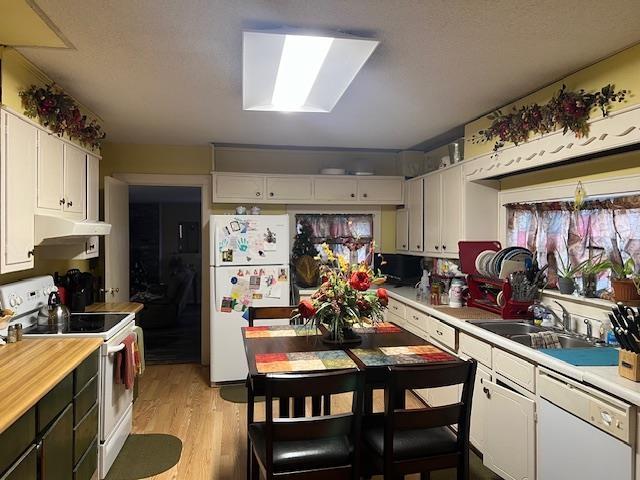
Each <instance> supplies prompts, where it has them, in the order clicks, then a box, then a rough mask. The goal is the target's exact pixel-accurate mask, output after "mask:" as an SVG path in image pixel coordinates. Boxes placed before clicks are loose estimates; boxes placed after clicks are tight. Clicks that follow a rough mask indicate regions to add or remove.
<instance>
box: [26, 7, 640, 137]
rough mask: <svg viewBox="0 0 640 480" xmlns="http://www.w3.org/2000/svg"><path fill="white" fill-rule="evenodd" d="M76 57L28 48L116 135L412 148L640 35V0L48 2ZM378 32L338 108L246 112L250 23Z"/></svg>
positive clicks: (32, 56) (70, 53) (51, 15)
mask: <svg viewBox="0 0 640 480" xmlns="http://www.w3.org/2000/svg"><path fill="white" fill-rule="evenodd" d="M37 3H38V5H39V6H40V7H41V9H42V10H43V11H44V12H45V13H46V14H47V15H48V16H49V18H50V19H51V20H52V21H53V22H54V24H55V25H56V26H57V27H58V28H59V29H60V31H61V32H62V33H63V34H64V35H65V37H66V38H68V39H69V41H70V42H71V43H72V44H73V45H74V46H75V47H76V49H73V50H64V51H63V50H51V49H33V48H23V49H21V51H22V52H23V53H24V54H25V55H26V56H27V57H29V58H30V59H31V60H32V61H34V62H35V63H36V64H37V65H39V66H40V67H42V68H43V69H44V70H45V71H46V72H47V73H49V74H50V75H51V76H52V77H53V78H54V79H56V80H57V81H58V83H60V84H61V85H62V86H63V87H65V88H66V89H67V90H68V91H69V92H71V93H72V94H73V95H74V96H76V97H77V98H78V99H79V100H80V101H81V102H83V103H85V104H86V105H88V106H89V107H90V108H92V109H93V110H95V111H96V112H97V113H98V114H100V115H101V116H102V118H103V119H104V123H105V128H106V130H107V132H108V134H109V140H111V141H117V142H135V143H164V144H204V143H206V142H224V143H244V144H265V145H300V146H330V147H354V148H397V149H404V148H408V147H411V146H412V145H415V144H418V143H420V142H422V141H424V140H425V139H429V138H431V137H434V136H436V135H438V134H440V133H442V132H444V131H446V130H449V129H450V128H452V127H455V126H457V125H460V124H462V123H465V122H467V121H469V120H470V119H472V118H474V117H477V116H478V115H480V114H481V113H483V112H486V111H487V110H490V109H491V108H494V107H496V106H499V105H501V104H504V103H505V102H506V101H508V100H511V99H513V98H517V97H519V96H522V95H524V94H526V93H528V92H530V91H532V90H534V89H536V88H537V87H540V86H542V85H544V84H547V83H550V82H552V81H554V80H557V79H559V78H561V77H563V76H564V75H566V74H568V73H571V72H573V71H575V70H577V69H579V68H581V67H584V66H586V65H589V64H591V63H593V62H594V61H596V60H598V59H601V58H603V57H605V56H607V55H609V54H611V53H613V52H615V51H618V50H620V49H622V48H624V47H626V46H629V45H631V44H633V43H636V42H637V41H640V33H639V31H638V18H640V1H638V0H615V1H614V0H610V1H605V2H603V1H601V0H556V1H551V0H538V1H524V0H521V1H515V0H486V1H483V0H424V1H411V0H271V1H260V0H218V1H213V0H210V1H204V0H200V1H198V0H174V1H168V0H136V1H130V0H111V1H108V2H105V1H103V0H37ZM279 26H293V27H304V28H314V29H317V28H319V29H329V30H343V31H347V32H350V33H354V34H359V33H360V34H366V35H372V36H375V38H377V39H379V40H380V41H381V44H380V46H379V47H378V49H377V50H376V51H375V52H374V54H373V56H372V57H371V58H370V59H369V61H368V62H367V63H366V64H365V66H364V68H363V70H362V71H361V72H360V73H359V74H358V75H357V76H356V78H355V80H354V82H353V83H352V84H351V86H350V87H349V88H348V89H347V91H346V92H345V94H344V96H343V97H342V98H341V100H340V101H339V102H338V104H337V105H336V107H335V108H334V110H333V111H332V112H331V113H295V114H294V113H288V114H283V113H274V112H245V111H243V110H242V85H241V78H242V72H241V65H242V58H241V41H242V30H243V28H262V27H264V28H273V27H279Z"/></svg>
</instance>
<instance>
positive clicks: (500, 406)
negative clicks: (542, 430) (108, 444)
mask: <svg viewBox="0 0 640 480" xmlns="http://www.w3.org/2000/svg"><path fill="white" fill-rule="evenodd" d="M482 393H483V394H484V395H485V397H486V399H487V402H486V415H485V431H484V451H483V454H484V464H485V466H486V467H487V468H489V469H491V470H493V471H494V472H495V473H497V474H498V475H499V476H500V477H502V478H503V479H504V480H535V401H533V400H531V399H530V398H527V397H525V396H523V395H521V394H519V393H517V392H515V391H513V390H511V389H508V388H505V387H503V386H501V385H497V384H496V383H494V382H490V381H483V387H482Z"/></svg>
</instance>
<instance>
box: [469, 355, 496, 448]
mask: <svg viewBox="0 0 640 480" xmlns="http://www.w3.org/2000/svg"><path fill="white" fill-rule="evenodd" d="M490 381H491V373H489V372H488V371H486V370H485V369H484V368H482V367H480V366H479V365H478V369H477V370H476V381H475V384H474V387H473V400H472V402H471V428H470V432H469V438H470V440H471V444H472V445H473V446H474V447H476V448H477V449H478V450H479V451H480V452H484V431H485V419H486V417H487V403H488V402H489V399H488V398H487V396H486V394H485V393H484V392H483V391H482V389H483V388H484V384H485V383H487V382H490Z"/></svg>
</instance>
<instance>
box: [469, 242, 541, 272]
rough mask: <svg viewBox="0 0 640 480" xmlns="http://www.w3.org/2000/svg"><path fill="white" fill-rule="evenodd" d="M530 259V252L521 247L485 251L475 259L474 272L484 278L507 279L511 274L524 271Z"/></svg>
mask: <svg viewBox="0 0 640 480" xmlns="http://www.w3.org/2000/svg"><path fill="white" fill-rule="evenodd" d="M532 258H533V254H532V253H531V251H530V250H528V249H526V248H523V247H507V248H503V249H502V250H500V251H497V252H495V251H493V250H485V251H483V252H480V254H479V255H478V256H477V257H476V270H477V271H478V274H479V275H482V276H484V277H494V278H507V277H508V276H509V273H511V272H514V271H522V270H524V269H525V268H526V267H527V265H528V264H529V263H530V262H531V259H532Z"/></svg>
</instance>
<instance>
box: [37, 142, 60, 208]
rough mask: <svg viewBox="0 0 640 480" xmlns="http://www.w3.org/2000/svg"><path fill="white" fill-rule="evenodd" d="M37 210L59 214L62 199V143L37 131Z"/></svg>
mask: <svg viewBox="0 0 640 480" xmlns="http://www.w3.org/2000/svg"><path fill="white" fill-rule="evenodd" d="M37 198H38V203H37V205H38V210H39V211H40V213H44V214H51V213H54V212H61V211H62V209H63V205H65V204H66V199H65V198H64V143H63V142H62V141H61V140H60V139H59V138H58V137H56V136H55V135H52V134H49V133H47V132H44V131H42V130H40V131H38V191H37Z"/></svg>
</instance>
